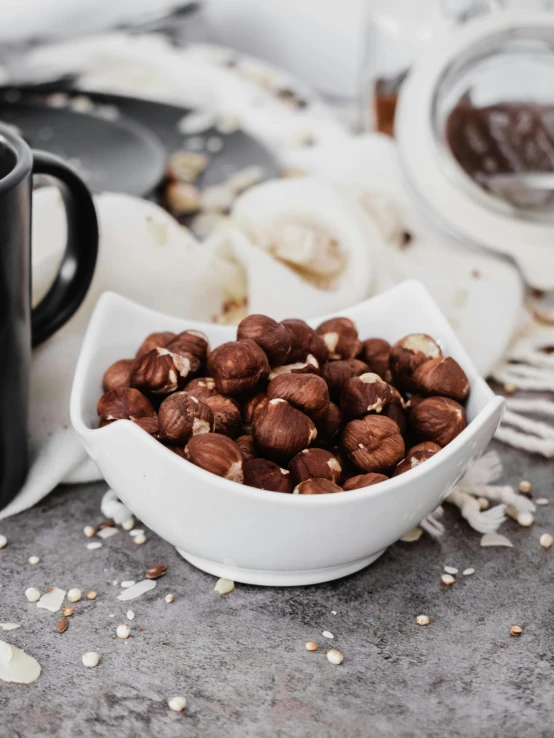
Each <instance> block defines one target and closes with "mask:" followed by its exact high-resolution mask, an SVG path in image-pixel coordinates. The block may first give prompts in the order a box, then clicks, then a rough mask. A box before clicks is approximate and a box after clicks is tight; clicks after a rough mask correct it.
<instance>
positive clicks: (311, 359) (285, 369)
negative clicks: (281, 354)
mask: <svg viewBox="0 0 554 738" xmlns="http://www.w3.org/2000/svg"><path fill="white" fill-rule="evenodd" d="M282 374H318V375H319V374H321V371H320V368H319V362H318V360H317V359H316V358H315V356H313V355H312V354H308V356H307V357H306V361H296V362H295V363H294V364H282V365H281V366H275V367H273V369H272V370H271V371H270V372H269V380H270V381H271V380H272V379H275V377H280V376H281V375H282Z"/></svg>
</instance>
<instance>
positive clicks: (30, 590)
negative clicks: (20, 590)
mask: <svg viewBox="0 0 554 738" xmlns="http://www.w3.org/2000/svg"><path fill="white" fill-rule="evenodd" d="M25 597H26V598H27V600H28V601H29V602H38V601H39V600H40V592H39V591H38V589H37V588H36V587H27V589H26V590H25Z"/></svg>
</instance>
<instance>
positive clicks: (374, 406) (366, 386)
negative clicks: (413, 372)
mask: <svg viewBox="0 0 554 738" xmlns="http://www.w3.org/2000/svg"><path fill="white" fill-rule="evenodd" d="M391 399H392V389H391V386H390V385H389V384H387V382H385V381H383V380H382V379H381V377H380V376H379V375H378V374H373V372H366V373H365V374H360V376H359V377H351V378H350V379H349V380H348V381H347V382H346V383H345V385H344V387H343V388H342V393H341V398H340V406H341V410H342V412H343V414H344V417H345V418H346V419H347V420H352V419H353V418H361V417H363V416H364V415H367V414H368V413H380V412H383V409H384V408H385V407H386V406H387V405H388V404H389V403H390V401H391Z"/></svg>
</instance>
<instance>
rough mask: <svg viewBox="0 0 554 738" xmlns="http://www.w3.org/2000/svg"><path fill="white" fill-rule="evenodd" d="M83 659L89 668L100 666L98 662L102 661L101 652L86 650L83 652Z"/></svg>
mask: <svg viewBox="0 0 554 738" xmlns="http://www.w3.org/2000/svg"><path fill="white" fill-rule="evenodd" d="M82 661H83V664H84V665H85V666H88V667H89V668H92V667H94V666H98V662H99V661H100V654H99V653H96V651H86V652H85V653H84V654H83V658H82Z"/></svg>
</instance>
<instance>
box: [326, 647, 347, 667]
mask: <svg viewBox="0 0 554 738" xmlns="http://www.w3.org/2000/svg"><path fill="white" fill-rule="evenodd" d="M327 661H330V662H331V663H332V664H342V662H343V661H344V656H343V655H342V653H341V652H340V651H337V650H336V649H334V648H332V649H331V650H330V651H328V652H327Z"/></svg>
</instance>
